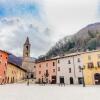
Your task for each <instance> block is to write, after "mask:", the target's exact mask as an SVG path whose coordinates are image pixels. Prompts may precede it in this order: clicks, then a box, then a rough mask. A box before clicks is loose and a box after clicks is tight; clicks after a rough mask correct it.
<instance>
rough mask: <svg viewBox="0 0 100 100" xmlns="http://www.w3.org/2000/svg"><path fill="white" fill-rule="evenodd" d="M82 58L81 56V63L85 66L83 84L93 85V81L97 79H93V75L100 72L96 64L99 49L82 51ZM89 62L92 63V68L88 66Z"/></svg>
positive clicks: (99, 59) (99, 54)
mask: <svg viewBox="0 0 100 100" xmlns="http://www.w3.org/2000/svg"><path fill="white" fill-rule="evenodd" d="M82 58H83V63H84V67H85V69H84V78H85V84H87V85H94V84H95V82H96V81H98V80H95V77H94V75H95V74H96V73H98V74H100V67H98V64H97V63H98V62H100V51H95V52H86V53H83V54H82ZM89 63H93V65H94V66H93V68H89V67H88V64H89ZM98 77H99V76H98ZM99 78H100V77H99ZM99 84H100V83H99Z"/></svg>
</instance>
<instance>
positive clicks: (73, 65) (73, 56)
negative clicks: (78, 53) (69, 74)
mask: <svg viewBox="0 0 100 100" xmlns="http://www.w3.org/2000/svg"><path fill="white" fill-rule="evenodd" d="M73 67H74V78H75V82H76V73H75V61H74V56H73Z"/></svg>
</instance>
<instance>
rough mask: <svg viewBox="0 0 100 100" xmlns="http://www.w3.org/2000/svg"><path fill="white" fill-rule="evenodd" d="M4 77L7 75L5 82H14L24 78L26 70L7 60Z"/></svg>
mask: <svg viewBox="0 0 100 100" xmlns="http://www.w3.org/2000/svg"><path fill="white" fill-rule="evenodd" d="M6 77H7V82H6V83H15V82H18V81H21V80H24V79H25V77H26V71H25V70H24V69H22V68H21V67H20V66H18V65H16V64H14V63H11V62H8V66H7V72H6Z"/></svg>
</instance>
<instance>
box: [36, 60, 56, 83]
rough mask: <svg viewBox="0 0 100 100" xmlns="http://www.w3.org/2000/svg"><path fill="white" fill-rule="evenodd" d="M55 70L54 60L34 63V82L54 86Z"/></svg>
mask: <svg viewBox="0 0 100 100" xmlns="http://www.w3.org/2000/svg"><path fill="white" fill-rule="evenodd" d="M56 68H57V66H56V60H50V61H45V62H39V63H36V82H46V83H54V84H55V83H56V75H57V72H56ZM53 77H54V78H53Z"/></svg>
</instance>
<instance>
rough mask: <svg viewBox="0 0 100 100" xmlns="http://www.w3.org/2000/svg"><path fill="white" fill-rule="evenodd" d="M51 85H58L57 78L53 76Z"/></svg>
mask: <svg viewBox="0 0 100 100" xmlns="http://www.w3.org/2000/svg"><path fill="white" fill-rule="evenodd" d="M51 84H56V76H52V82H51Z"/></svg>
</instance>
